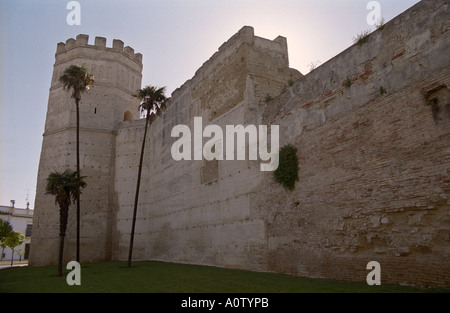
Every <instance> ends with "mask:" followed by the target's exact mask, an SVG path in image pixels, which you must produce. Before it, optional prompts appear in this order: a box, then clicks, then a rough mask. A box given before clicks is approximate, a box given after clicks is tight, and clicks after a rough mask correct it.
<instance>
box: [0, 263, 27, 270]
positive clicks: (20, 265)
mask: <svg viewBox="0 0 450 313" xmlns="http://www.w3.org/2000/svg"><path fill="white" fill-rule="evenodd" d="M22 266H28V264H13V266H11V265H0V270H4V269H6V268H13V267H22Z"/></svg>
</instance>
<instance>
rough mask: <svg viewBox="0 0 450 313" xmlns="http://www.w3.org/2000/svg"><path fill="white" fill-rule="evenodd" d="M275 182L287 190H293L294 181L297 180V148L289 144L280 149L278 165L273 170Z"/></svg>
mask: <svg viewBox="0 0 450 313" xmlns="http://www.w3.org/2000/svg"><path fill="white" fill-rule="evenodd" d="M274 178H275V181H276V182H277V183H279V184H280V185H282V186H283V187H284V188H285V189H287V190H294V188H295V182H296V181H298V157H297V148H296V147H294V146H293V145H291V144H288V145H285V146H284V147H282V148H281V149H280V154H279V165H278V168H277V169H276V170H275V171H274Z"/></svg>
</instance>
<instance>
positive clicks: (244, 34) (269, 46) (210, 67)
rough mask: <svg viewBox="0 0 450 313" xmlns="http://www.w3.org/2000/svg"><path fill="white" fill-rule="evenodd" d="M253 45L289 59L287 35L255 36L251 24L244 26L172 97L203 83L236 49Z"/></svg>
mask: <svg viewBox="0 0 450 313" xmlns="http://www.w3.org/2000/svg"><path fill="white" fill-rule="evenodd" d="M245 44H246V45H249V46H253V47H255V48H257V49H259V50H266V51H270V52H271V53H276V54H281V55H283V56H284V57H285V58H286V60H287V59H288V51H287V40H286V38H285V37H282V36H278V37H277V38H275V39H274V40H269V39H265V38H261V37H258V36H255V32H254V28H253V27H251V26H244V27H242V28H241V29H240V30H239V31H238V32H237V33H236V34H234V35H233V36H232V37H231V38H230V39H228V40H227V41H226V42H224V43H223V44H222V45H221V46H220V47H219V49H218V51H216V52H215V53H214V54H213V55H212V56H211V57H210V58H209V59H208V60H207V61H206V62H204V63H203V64H202V66H201V67H200V68H199V69H198V70H197V71H196V72H195V75H194V76H193V77H192V78H191V79H189V80H187V81H186V82H185V83H184V84H183V85H182V86H180V87H179V88H177V89H176V90H175V91H174V92H173V93H172V97H177V96H178V95H180V94H182V93H183V91H184V90H188V89H191V88H192V86H195V85H196V84H199V83H201V82H202V81H203V80H205V79H206V78H207V77H208V76H210V75H211V73H213V72H214V71H216V70H217V69H218V68H220V67H221V66H222V65H223V63H224V61H225V60H226V59H227V58H229V57H230V56H233V55H235V54H236V51H237V50H238V49H239V48H240V47H241V46H242V45H245Z"/></svg>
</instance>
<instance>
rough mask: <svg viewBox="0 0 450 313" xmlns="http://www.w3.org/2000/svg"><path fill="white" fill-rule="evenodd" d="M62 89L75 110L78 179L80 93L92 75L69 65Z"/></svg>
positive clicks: (86, 88) (78, 207) (85, 89)
mask: <svg viewBox="0 0 450 313" xmlns="http://www.w3.org/2000/svg"><path fill="white" fill-rule="evenodd" d="M59 81H60V82H61V83H63V89H64V90H66V89H67V90H72V98H73V99H75V106H76V111H77V174H78V176H77V178H78V180H80V101H81V94H82V93H84V92H86V91H88V90H89V87H90V86H92V85H93V84H94V76H92V75H91V74H89V72H88V70H87V69H86V68H85V67H83V66H82V67H79V66H76V65H71V66H69V67H68V68H66V69H65V70H64V72H63V74H62V75H61V77H60V78H59ZM76 200H77V253H76V258H77V262H80V198H79V197H78V198H77V199H76Z"/></svg>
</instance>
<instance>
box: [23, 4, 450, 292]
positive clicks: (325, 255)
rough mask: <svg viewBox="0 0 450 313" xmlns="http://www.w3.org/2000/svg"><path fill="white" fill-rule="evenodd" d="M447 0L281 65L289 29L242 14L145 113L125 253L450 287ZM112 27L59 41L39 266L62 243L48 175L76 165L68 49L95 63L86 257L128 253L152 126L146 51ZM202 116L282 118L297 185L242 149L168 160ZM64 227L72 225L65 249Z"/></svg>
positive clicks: (41, 199) (75, 57) (208, 119)
mask: <svg viewBox="0 0 450 313" xmlns="http://www.w3.org/2000/svg"><path fill="white" fill-rule="evenodd" d="M448 6H449V3H448V1H445V0H438V1H430V0H424V1H421V2H419V3H418V4H417V5H415V6H414V7H412V8H411V9H409V10H407V11H406V12H404V13H403V14H401V15H399V16H398V17H396V18H394V19H393V20H392V21H390V22H389V23H387V24H386V25H384V27H382V28H381V29H378V30H377V31H375V32H373V33H372V34H370V36H369V37H368V40H367V42H365V43H362V44H355V45H353V46H351V47H349V48H348V49H346V50H345V51H343V52H342V53H340V54H339V55H337V56H336V57H334V58H333V59H331V60H329V61H328V62H326V63H325V64H323V65H321V66H320V67H318V68H316V69H315V70H313V71H312V72H310V73H309V74H307V75H305V76H303V75H302V74H300V73H299V72H298V71H296V70H293V69H290V68H289V59H288V52H287V42H286V39H285V38H284V37H281V36H279V37H277V38H276V39H274V40H267V39H263V38H259V37H257V36H255V35H254V31H253V28H251V27H248V26H246V27H243V28H242V29H241V30H240V31H239V32H238V33H237V34H235V35H234V36H233V37H232V38H230V39H229V40H228V41H227V42H225V43H224V44H223V45H222V46H221V47H220V48H219V50H218V51H217V52H216V53H215V54H214V55H213V56H212V57H211V58H210V59H209V60H208V61H206V62H205V63H204V64H203V66H202V67H201V68H200V69H199V70H198V71H197V72H196V73H195V75H194V77H193V78H192V79H190V80H188V81H187V82H186V83H185V84H184V85H182V86H181V87H180V88H178V89H177V90H175V91H174V92H173V93H172V96H171V98H170V100H169V102H168V106H167V110H166V111H165V112H164V114H163V115H162V116H160V117H158V118H156V119H155V120H154V121H153V123H152V124H151V126H150V127H149V135H148V137H147V142H146V152H145V156H144V167H143V176H142V182H141V192H140V198H139V200H140V201H139V207H138V214H137V224H136V235H135V243H134V252H133V257H134V259H136V260H163V261H170V262H182V263H192V264H206V265H214V266H222V267H230V268H240V269H249V270H257V271H269V272H279V273H287V274H294V275H301V276H308V277H324V278H335V279H345V280H362V281H364V280H365V279H366V276H367V274H368V270H367V269H366V266H367V264H368V262H369V261H377V262H379V263H380V265H381V273H382V278H381V279H382V283H389V282H392V283H406V284H413V285H429V286H444V287H447V288H450V281H449V278H450V275H449V274H450V247H449V243H450V202H449V201H450V200H449V199H450V198H449V194H450V187H449V186H450V184H449V183H450V177H449V175H450V141H449V140H448V138H450V127H449V125H450V104H449V101H450V92H449V89H448V86H449V84H450V67H449V64H450V55H449V54H448V51H449V48H450V47H449V36H450V35H449V34H450V32H449V20H450V19H449V18H448V17H449V14H448ZM105 41H106V39H104V38H102V37H97V38H96V40H95V45H93V46H91V45H88V44H87V38H86V36H85V35H80V36H78V37H77V39H76V40H74V39H69V40H68V41H67V42H66V43H65V44H63V43H60V44H58V48H57V54H56V62H55V72H54V77H53V81H52V88H51V89H50V96H49V105H48V113H47V121H46V130H45V134H44V141H43V148H42V154H41V164H40V168H39V176H38V177H39V178H38V192H37V194H38V196H37V199H36V209H35V211H36V212H35V221H36V222H35V225H37V226H36V228H35V229H37V230H36V234H37V235H36V237H35V233H33V241H35V245H38V244H39V245H41V246H43V247H44V248H45V249H46V251H47V254H45V255H42V254H40V255H37V254H34V255H33V253H32V255H31V260H32V261H31V264H32V265H33V264H35V265H41V264H51V263H54V261H56V255H57V253H56V248H57V245H56V240H57V234H58V233H57V219H58V215H57V208H56V206H55V205H54V204H53V202H54V201H53V199H52V198H51V197H49V196H42V195H41V194H42V188H43V186H44V183H43V181H44V178H45V177H46V175H48V172H49V171H50V170H52V169H54V168H55V167H56V168H66V167H73V164H75V158H74V155H75V146H74V138H75V133H74V121H75V120H74V104H73V101H72V99H70V97H69V95H68V94H67V93H66V92H63V91H62V88H61V86H59V85H58V83H57V77H59V76H58V75H60V73H61V71H62V70H63V69H64V67H65V66H66V65H67V64H69V63H70V62H75V63H77V64H86V66H88V67H90V68H91V69H92V71H94V72H95V74H96V87H95V88H94V89H93V90H92V93H90V94H89V95H87V96H86V97H83V100H82V101H83V106H82V109H81V110H82V112H83V119H82V120H84V121H85V122H84V124H82V125H83V126H82V128H83V131H82V133H83V135H82V138H83V139H82V145H81V151H82V156H83V158H82V163H83V164H84V165H83V169H82V170H83V173H82V174H83V175H85V176H88V179H89V181H88V184H89V186H88V188H87V189H88V190H86V192H85V194H83V198H82V199H83V202H82V203H83V204H82V206H84V207H85V211H84V212H85V213H84V216H83V220H82V221H83V222H82V225H84V226H82V227H84V228H83V232H82V234H83V235H82V236H83V241H82V242H83V246H82V251H84V252H82V257H83V258H84V260H85V261H92V260H110V259H112V260H125V259H126V258H127V256H128V245H129V238H130V230H131V218H132V210H133V203H134V196H135V188H136V177H137V170H138V163H139V153H140V149H141V144H142V138H143V132H144V125H145V124H144V123H145V121H144V120H138V116H137V112H138V111H137V107H138V103H137V102H136V99H135V98H134V97H133V96H132V95H133V93H134V91H135V90H136V89H137V88H140V84H141V83H140V81H141V70H142V64H141V62H142V55H140V54H139V53H136V54H135V53H134V50H133V49H132V48H130V47H125V48H124V47H123V42H121V41H119V40H114V42H113V47H112V48H106V46H105ZM97 75H98V80H97ZM97 82H98V85H97ZM269 99H273V100H270V101H268V100H269ZM195 117H201V118H202V126H203V128H204V127H205V126H207V125H211V124H214V125H218V126H219V127H221V128H222V129H223V131H224V133H225V127H226V125H238V124H242V125H251V124H252V125H269V126H270V125H279V129H280V146H283V145H285V144H288V143H289V144H293V145H294V146H295V147H296V148H297V156H298V158H299V177H300V179H299V181H298V182H297V183H296V186H295V189H294V190H293V191H286V190H284V189H283V187H281V186H280V185H278V184H277V183H275V181H274V179H273V173H272V172H262V171H260V162H259V161H255V160H248V157H247V158H246V160H239V161H238V160H212V161H207V160H205V159H204V158H201V159H198V160H194V159H193V160H190V161H188V160H180V161H175V160H174V159H173V158H172V155H171V147H172V145H173V143H174V142H175V141H176V140H177V139H178V138H174V137H172V136H171V131H172V129H173V128H174V126H176V125H179V124H183V125H187V126H189V128H190V129H191V131H192V135H193V136H194V118H195ZM207 140H208V138H203V143H205V142H206V141H207ZM223 140H225V138H223ZM224 147H225V146H224ZM247 150H248V147H247ZM224 153H225V151H224ZM192 156H193V157H194V152H193V150H192ZM71 218H73V215H71ZM73 238H74V229H73V228H70V229H69V235H68V241H69V245H68V247H69V248H68V249H67V250H69V251H72V250H73V242H74V241H73ZM31 251H33V249H32V250H31ZM67 253H68V257H70V256H71V252H67Z"/></svg>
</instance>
